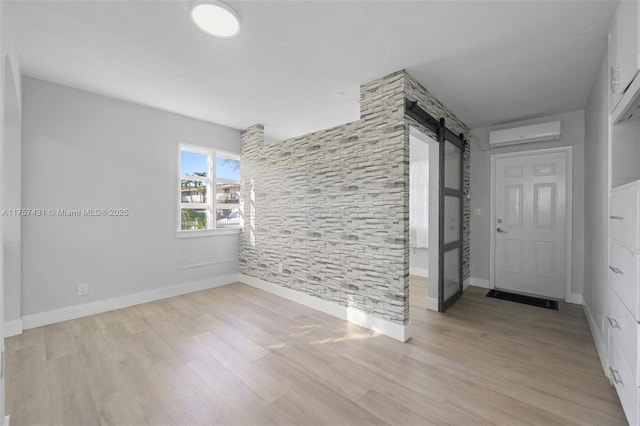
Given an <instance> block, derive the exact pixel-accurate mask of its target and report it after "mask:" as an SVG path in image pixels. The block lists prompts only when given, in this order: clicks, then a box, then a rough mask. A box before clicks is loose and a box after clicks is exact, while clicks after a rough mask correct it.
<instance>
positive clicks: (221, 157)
mask: <svg viewBox="0 0 640 426" xmlns="http://www.w3.org/2000/svg"><path fill="white" fill-rule="evenodd" d="M178 186H179V188H180V190H179V191H180V209H179V210H180V215H179V216H180V218H179V227H178V230H180V231H198V230H208V229H220V228H222V229H229V228H241V227H242V217H241V215H240V159H239V157H238V156H237V155H235V154H229V153H223V152H216V151H215V150H213V149H212V148H207V147H201V146H194V145H180V177H179V185H178Z"/></svg>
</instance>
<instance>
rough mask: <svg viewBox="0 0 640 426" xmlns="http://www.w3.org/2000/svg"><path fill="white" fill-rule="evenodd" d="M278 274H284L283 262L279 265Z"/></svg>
mask: <svg viewBox="0 0 640 426" xmlns="http://www.w3.org/2000/svg"><path fill="white" fill-rule="evenodd" d="M278 273H279V274H281V273H282V262H280V263H278Z"/></svg>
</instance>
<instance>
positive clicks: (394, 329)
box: [238, 274, 411, 342]
mask: <svg viewBox="0 0 640 426" xmlns="http://www.w3.org/2000/svg"><path fill="white" fill-rule="evenodd" d="M238 280H239V281H240V282H242V283H244V284H247V285H249V286H251V287H255V288H257V289H260V290H263V291H266V292H267V293H271V294H275V295H276V296H280V297H283V298H285V299H288V300H291V301H293V302H296V303H299V304H301V305H304V306H307V307H309V308H312V309H315V310H318V311H320V312H324V313H325V314H329V315H331V316H334V317H336V318H340V319H343V320H345V321H349V322H351V323H353V324H357V325H360V326H362V327H365V328H368V329H369V330H373V331H375V332H377V333H380V334H384V335H385V336H389V337H391V338H394V339H396V340H400V341H401V342H406V341H407V340H409V338H410V337H411V326H410V324H405V325H400V324H396V323H393V322H391V321H387V320H383V319H382V318H378V317H375V316H373V315H370V314H368V313H366V312H364V311H362V310H360V309H357V308H348V307H345V306H341V305H338V304H335V303H333V302H328V301H326V300H322V299H320V298H318V297H315V296H310V295H308V294H304V293H302V292H299V291H296V290H292V289H290V288H286V287H282V286H280V285H277V284H273V283H270V282H268V281H264V280H261V279H259V278H255V277H250V276H248V275H244V274H239V275H238Z"/></svg>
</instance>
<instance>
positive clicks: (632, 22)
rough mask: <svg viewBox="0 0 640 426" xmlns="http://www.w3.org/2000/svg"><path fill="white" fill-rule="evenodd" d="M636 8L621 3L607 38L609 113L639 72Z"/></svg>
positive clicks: (639, 18) (634, 4)
mask: <svg viewBox="0 0 640 426" xmlns="http://www.w3.org/2000/svg"><path fill="white" fill-rule="evenodd" d="M638 22H640V7H639V6H638V1H637V0H632V1H621V2H620V4H619V6H618V9H617V10H616V13H615V15H614V17H613V20H612V23H611V24H612V25H611V31H610V34H609V37H610V39H609V109H610V110H613V109H614V108H615V107H616V106H617V105H618V103H619V102H620V99H621V97H622V95H623V94H624V93H625V91H626V90H627V88H628V87H629V85H630V84H631V82H632V81H633V79H634V78H635V76H636V74H637V73H638V69H639V68H640V55H639V53H640V49H639V48H640V31H639V28H638V27H639V25H638Z"/></svg>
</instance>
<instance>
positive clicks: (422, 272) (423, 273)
mask: <svg viewBox="0 0 640 426" xmlns="http://www.w3.org/2000/svg"><path fill="white" fill-rule="evenodd" d="M409 274H410V275H415V276H418V277H424V278H429V270H428V269H423V268H418V267H414V266H412V267H410V268H409Z"/></svg>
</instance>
